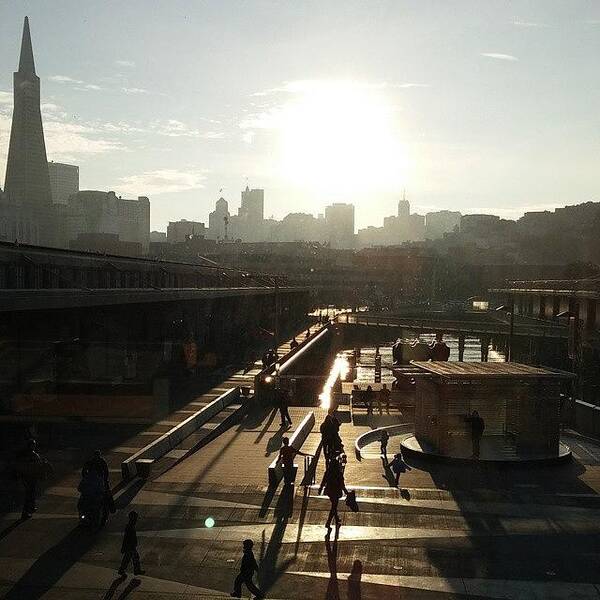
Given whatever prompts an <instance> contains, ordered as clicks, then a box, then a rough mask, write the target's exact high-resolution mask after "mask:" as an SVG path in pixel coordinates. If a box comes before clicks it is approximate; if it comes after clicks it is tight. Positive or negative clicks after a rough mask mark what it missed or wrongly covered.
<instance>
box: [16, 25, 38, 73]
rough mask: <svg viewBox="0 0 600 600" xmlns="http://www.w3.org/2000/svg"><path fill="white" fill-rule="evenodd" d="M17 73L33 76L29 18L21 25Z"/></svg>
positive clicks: (33, 67)
mask: <svg viewBox="0 0 600 600" xmlns="http://www.w3.org/2000/svg"><path fill="white" fill-rule="evenodd" d="M19 72H20V73H33V74H34V75H35V63H34V62H33V48H32V46H31V33H30V32H29V17H25V22H24V23H23V38H22V40H21V56H20V57H19Z"/></svg>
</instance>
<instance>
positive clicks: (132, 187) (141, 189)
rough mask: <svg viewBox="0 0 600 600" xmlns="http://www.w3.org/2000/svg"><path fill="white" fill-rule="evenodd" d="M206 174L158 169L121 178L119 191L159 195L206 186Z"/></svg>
mask: <svg viewBox="0 0 600 600" xmlns="http://www.w3.org/2000/svg"><path fill="white" fill-rule="evenodd" d="M205 179H206V176H205V175H204V174H202V173H200V172H198V171H189V172H186V171H180V170H178V169H158V170H156V171H145V172H144V173H141V174H140V175H129V176H127V177H121V178H120V179H119V182H120V184H119V186H118V188H119V191H122V192H123V193H125V194H129V195H135V196H141V195H148V196H157V195H159V194H166V193H173V192H182V191H185V190H193V189H197V188H202V187H204V184H203V182H204V180H205Z"/></svg>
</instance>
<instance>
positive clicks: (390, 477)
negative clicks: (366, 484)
mask: <svg viewBox="0 0 600 600" xmlns="http://www.w3.org/2000/svg"><path fill="white" fill-rule="evenodd" d="M381 464H382V466H383V474H382V475H381V476H382V477H383V478H384V479H385V480H386V481H387V482H388V485H389V486H390V487H393V488H395V487H396V476H395V475H394V472H393V471H392V469H391V467H390V463H389V462H388V461H387V457H383V456H382V457H381Z"/></svg>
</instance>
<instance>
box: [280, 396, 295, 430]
mask: <svg viewBox="0 0 600 600" xmlns="http://www.w3.org/2000/svg"><path fill="white" fill-rule="evenodd" d="M277 401H278V403H279V415H280V416H281V426H282V427H290V426H291V425H292V417H290V411H289V410H288V407H289V405H290V392H289V391H288V390H286V389H283V388H282V389H280V390H278V392H277Z"/></svg>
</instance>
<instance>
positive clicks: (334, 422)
mask: <svg viewBox="0 0 600 600" xmlns="http://www.w3.org/2000/svg"><path fill="white" fill-rule="evenodd" d="M334 412H335V411H334V409H332V408H331V409H329V411H328V413H327V416H326V417H325V418H324V419H323V422H322V423H321V426H320V428H319V430H320V432H321V442H322V445H323V454H324V455H325V463H326V464H329V461H330V460H331V457H332V456H334V454H335V453H336V452H338V451H341V450H342V448H343V446H342V440H341V438H340V433H339V432H340V421H339V419H338V418H337V417H336V416H335V414H334Z"/></svg>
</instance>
